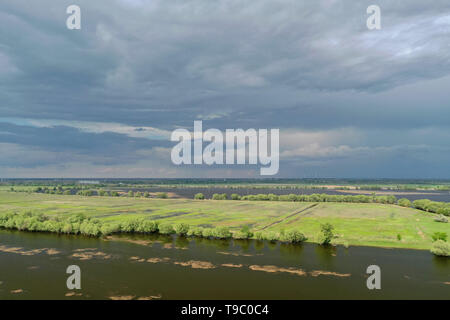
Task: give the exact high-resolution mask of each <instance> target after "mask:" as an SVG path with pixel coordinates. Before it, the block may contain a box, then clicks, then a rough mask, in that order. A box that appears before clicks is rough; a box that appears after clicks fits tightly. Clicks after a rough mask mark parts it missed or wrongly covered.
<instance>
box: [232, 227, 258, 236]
mask: <svg viewBox="0 0 450 320" xmlns="http://www.w3.org/2000/svg"><path fill="white" fill-rule="evenodd" d="M251 237H253V232H251V231H250V227H249V226H243V227H242V228H241V230H239V231H238V232H236V233H235V234H233V238H235V239H250V238H251Z"/></svg>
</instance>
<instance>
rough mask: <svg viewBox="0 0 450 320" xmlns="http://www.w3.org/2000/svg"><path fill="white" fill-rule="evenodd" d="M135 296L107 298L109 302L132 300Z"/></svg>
mask: <svg viewBox="0 0 450 320" xmlns="http://www.w3.org/2000/svg"><path fill="white" fill-rule="evenodd" d="M135 297H136V296H111V297H108V298H109V299H111V300H133V299H134V298H135Z"/></svg>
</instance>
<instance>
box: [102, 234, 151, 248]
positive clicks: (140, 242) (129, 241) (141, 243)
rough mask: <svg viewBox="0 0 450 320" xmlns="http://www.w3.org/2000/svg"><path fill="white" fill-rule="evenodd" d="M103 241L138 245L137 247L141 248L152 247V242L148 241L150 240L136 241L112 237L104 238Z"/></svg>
mask: <svg viewBox="0 0 450 320" xmlns="http://www.w3.org/2000/svg"><path fill="white" fill-rule="evenodd" d="M105 239H106V240H110V241H122V242H128V243H133V244H138V245H141V246H151V245H153V241H150V240H136V239H128V238H121V237H114V236H107V237H105Z"/></svg>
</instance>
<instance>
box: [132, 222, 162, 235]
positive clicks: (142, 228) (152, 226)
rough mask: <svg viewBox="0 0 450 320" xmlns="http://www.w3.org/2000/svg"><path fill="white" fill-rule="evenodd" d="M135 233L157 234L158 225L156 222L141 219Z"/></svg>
mask: <svg viewBox="0 0 450 320" xmlns="http://www.w3.org/2000/svg"><path fill="white" fill-rule="evenodd" d="M136 231H137V232H140V233H154V232H158V223H157V222H156V221H151V220H145V219H142V220H140V221H139V223H138V225H137V227H136Z"/></svg>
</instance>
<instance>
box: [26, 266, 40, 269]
mask: <svg viewBox="0 0 450 320" xmlns="http://www.w3.org/2000/svg"><path fill="white" fill-rule="evenodd" d="M27 269H28V270H36V269H39V266H30V267H28V268H27Z"/></svg>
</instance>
